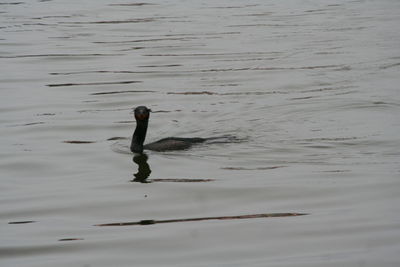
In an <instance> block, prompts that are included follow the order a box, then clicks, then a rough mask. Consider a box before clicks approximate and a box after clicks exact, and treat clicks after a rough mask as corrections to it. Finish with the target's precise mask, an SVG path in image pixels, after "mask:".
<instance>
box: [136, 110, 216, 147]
mask: <svg viewBox="0 0 400 267" xmlns="http://www.w3.org/2000/svg"><path fill="white" fill-rule="evenodd" d="M150 112H151V109H149V108H147V107H146V106H138V107H136V108H135V110H134V113H135V119H136V128H135V131H134V133H133V136H132V142H131V146H130V149H131V151H132V152H133V153H137V154H142V153H143V150H144V149H146V150H153V151H160V152H164V151H172V150H184V149H188V148H190V147H191V146H192V145H193V144H198V143H203V142H205V141H206V140H208V138H201V137H192V138H186V137H167V138H163V139H160V140H158V141H156V142H153V143H149V144H144V141H145V139H146V133H147V127H148V124H149V119H150Z"/></svg>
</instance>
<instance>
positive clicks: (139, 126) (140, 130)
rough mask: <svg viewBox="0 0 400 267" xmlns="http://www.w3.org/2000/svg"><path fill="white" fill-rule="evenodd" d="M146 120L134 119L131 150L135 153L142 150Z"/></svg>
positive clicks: (147, 122)
mask: <svg viewBox="0 0 400 267" xmlns="http://www.w3.org/2000/svg"><path fill="white" fill-rule="evenodd" d="M148 124H149V121H148V120H144V121H143V120H142V121H139V120H137V121H136V129H135V132H134V133H133V136H132V143H131V151H132V152H135V153H142V152H143V143H144V140H145V139H146V132H147V126H148Z"/></svg>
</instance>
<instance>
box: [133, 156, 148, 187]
mask: <svg viewBox="0 0 400 267" xmlns="http://www.w3.org/2000/svg"><path fill="white" fill-rule="evenodd" d="M147 160H148V157H147V155H146V154H145V153H143V154H137V155H135V156H134V157H133V162H135V163H136V164H137V165H138V172H137V173H135V174H133V176H135V178H134V179H133V180H131V182H138V183H149V181H147V178H148V177H149V176H150V173H151V169H150V165H149V164H148V163H147Z"/></svg>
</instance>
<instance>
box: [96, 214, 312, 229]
mask: <svg viewBox="0 0 400 267" xmlns="http://www.w3.org/2000/svg"><path fill="white" fill-rule="evenodd" d="M303 215H308V214H306V213H263V214H249V215H238V216H216V217H200V218H187V219H170V220H141V221H136V222H119V223H104V224H96V225H95V226H103V227H104V226H131V225H151V224H160V223H180V222H196V221H209V220H243V219H259V218H274V217H293V216H303Z"/></svg>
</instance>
